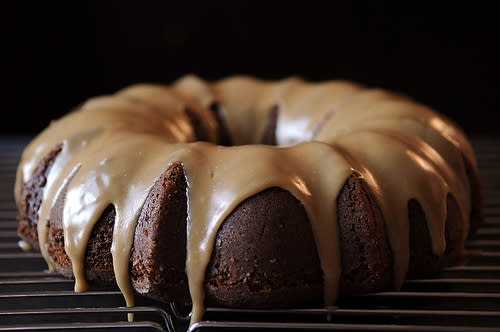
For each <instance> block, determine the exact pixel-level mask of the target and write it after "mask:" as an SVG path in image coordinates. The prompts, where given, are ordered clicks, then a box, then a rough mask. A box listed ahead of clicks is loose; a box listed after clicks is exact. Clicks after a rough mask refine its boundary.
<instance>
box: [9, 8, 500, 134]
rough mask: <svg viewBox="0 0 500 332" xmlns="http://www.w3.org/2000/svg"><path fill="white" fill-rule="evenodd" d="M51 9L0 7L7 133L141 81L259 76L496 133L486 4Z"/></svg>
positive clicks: (494, 53) (490, 16) (495, 81)
mask: <svg viewBox="0 0 500 332" xmlns="http://www.w3.org/2000/svg"><path fill="white" fill-rule="evenodd" d="M178 2H180V1H176V2H173V1H164V2H150V1H121V2H118V1H117V2H113V1H100V2H84V1H82V2H80V3H76V2H73V1H66V2H63V3H58V2H49V1H31V2H23V1H17V2H14V1H12V2H10V1H8V2H7V1H5V2H2V4H0V15H1V16H0V20H1V21H0V24H1V26H0V28H1V43H0V54H1V55H0V56H1V58H0V60H1V61H0V75H1V78H2V83H3V84H2V85H3V86H2V90H1V91H2V103H1V105H2V106H1V110H2V114H3V115H7V114H8V115H9V116H10V118H11V119H12V120H3V121H0V125H1V129H0V130H1V133H3V134H34V133H36V132H38V131H40V130H42V129H43V128H44V127H45V126H47V125H48V123H49V120H50V119H51V118H55V117H59V116H61V115H62V114H64V113H65V112H67V111H68V110H69V109H70V108H71V107H73V106H75V105H77V104H79V103H80V102H81V101H83V100H84V99H86V98H87V97H89V96H93V95H98V94H104V93H110V92H113V91H115V90H117V89H119V88H121V87H123V86H125V85H127V84H131V83H136V82H158V83H169V82H171V81H173V80H174V79H176V78H178V77H179V76H181V75H183V74H186V73H195V74H198V75H200V76H202V77H204V78H206V79H217V78H221V77H224V76H227V75H231V74H239V73H243V74H251V75H255V76H259V77H263V78H269V79H277V78H282V77H285V76H290V75H299V76H302V77H304V78H306V79H309V80H325V79H336V78H342V79H349V80H354V81H360V82H362V83H364V84H367V85H373V86H380V87H385V88H389V89H393V90H396V91H399V92H403V93H405V94H408V95H410V96H411V97H413V98H415V99H417V100H419V101H421V102H423V103H426V104H428V105H430V106H432V107H434V108H436V109H438V110H440V111H441V112H443V113H445V114H447V115H449V116H450V117H451V118H453V119H455V120H456V121H457V122H458V123H459V124H460V125H461V126H462V127H463V128H464V129H465V130H466V131H467V132H469V133H473V132H485V131H488V132H496V131H497V126H496V123H495V121H494V120H495V119H496V116H495V113H496V112H497V111H498V110H499V106H500V102H499V98H498V91H499V88H500V84H499V78H500V77H499V73H500V71H499V68H500V67H499V64H498V62H499V61H500V57H499V55H500V53H499V51H498V50H497V44H498V42H499V39H500V38H499V32H500V29H499V26H500V25H499V23H498V20H500V18H499V17H500V15H499V13H498V12H497V11H496V10H494V9H493V6H492V5H491V4H489V3H484V2H477V1H476V2H474V3H471V2H470V1H469V2H466V4H463V5H460V4H458V2H457V4H453V3H452V2H450V3H448V4H447V5H442V4H441V5H437V4H436V3H437V2H435V3H434V4H432V5H423V4H422V3H421V2H418V5H417V3H415V4H412V5H409V4H407V3H406V2H404V1H403V2H402V3H404V4H401V5H397V6H395V5H394V4H388V3H383V2H379V1H377V2H370V3H369V2H347V1H346V2H341V1H333V2H323V1H321V2H320V1H312V0H310V1H303V2H292V1H288V2H278V1H267V2H259V1H197V2H195V1H184V2H182V3H178Z"/></svg>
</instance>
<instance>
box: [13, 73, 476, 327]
mask: <svg viewBox="0 0 500 332" xmlns="http://www.w3.org/2000/svg"><path fill="white" fill-rule="evenodd" d="M213 105H218V106H219V109H220V110H221V112H222V116H223V118H224V120H225V124H226V125H227V128H228V130H229V133H230V136H231V141H232V143H233V146H230V147H223V146H220V145H217V144H215V143H216V139H217V121H216V119H215V118H214V115H213V113H212V112H211V111H210V108H211V107H213ZM186 110H189V112H190V113H191V115H192V114H194V115H195V116H196V117H197V118H198V119H201V121H200V124H201V125H202V126H203V128H202V129H203V132H204V133H205V134H206V136H207V137H206V138H207V140H208V141H209V142H200V141H197V136H196V133H195V132H194V129H193V126H192V125H191V123H190V116H189V114H188V113H187V112H186ZM272 110H274V111H273V112H275V113H276V114H277V116H278V117H277V122H276V124H275V126H276V143H277V146H269V145H263V144H260V143H261V139H262V137H264V134H265V130H266V127H267V126H268V122H269V114H270V112H271V111H272ZM61 142H62V151H61V152H60V154H59V156H58V158H57V159H56V160H55V162H54V164H53V166H52V168H51V170H50V173H49V175H48V177H47V184H46V187H45V189H44V193H43V194H44V199H43V204H42V205H41V207H40V210H39V220H40V221H42V222H39V223H38V235H39V241H40V248H41V251H42V254H43V256H44V257H45V258H46V259H47V261H48V263H49V264H50V259H48V255H47V222H45V221H46V220H47V218H48V217H49V216H50V210H51V208H52V206H53V204H54V201H55V200H56V198H57V196H58V192H59V190H60V189H59V188H62V187H66V188H67V197H66V201H65V205H64V209H63V230H64V235H65V250H66V252H67V254H68V256H69V257H70V259H71V262H72V265H73V271H74V275H75V280H76V281H75V290H76V291H78V292H81V291H85V290H86V289H87V284H86V281H85V277H84V275H85V274H84V267H83V258H84V254H85V249H86V243H87V241H88V239H89V236H90V233H91V230H92V227H93V225H94V224H95V223H96V221H97V220H98V219H99V217H100V216H101V214H102V212H103V211H104V210H105V209H106V207H107V206H108V205H110V204H112V205H114V207H115V209H116V219H115V226H114V230H113V244H112V255H113V266H114V272H115V276H116V280H117V284H118V286H119V287H120V289H121V290H122V292H123V294H124V297H125V299H126V302H127V304H128V305H133V303H134V299H133V291H132V289H131V285H130V281H129V276H128V266H129V259H130V252H131V248H132V244H133V238H134V231H135V225H136V221H137V218H138V215H139V214H140V212H141V209H142V206H143V204H144V201H145V199H146V197H147V195H148V192H149V190H150V189H151V187H152V185H153V184H154V182H155V180H156V179H157V178H158V177H159V176H160V175H161V174H162V173H163V172H164V171H165V170H166V169H167V168H168V167H169V165H172V164H173V163H176V162H180V163H182V165H183V168H184V170H185V176H186V180H187V184H188V189H187V197H188V230H187V234H188V235H187V237H188V238H187V262H186V270H187V271H186V272H187V275H188V281H189V290H190V293H191V298H192V302H193V312H192V322H195V321H198V320H200V319H201V317H202V315H203V312H204V307H203V301H204V288H203V283H204V277H205V269H206V266H207V264H208V261H209V260H210V256H211V251H212V247H213V242H214V239H215V236H216V233H217V229H218V227H219V225H220V224H221V223H222V221H223V220H224V219H225V217H226V216H227V215H228V214H229V213H230V212H231V211H232V210H233V209H234V208H235V207H236V206H237V205H238V204H239V203H240V202H242V201H243V200H245V199H246V198H248V197H250V196H252V195H254V194H257V193H259V192H260V191H263V190H265V189H267V188H270V187H281V188H283V189H285V190H288V191H289V192H290V193H292V194H293V195H294V196H295V197H296V198H297V199H298V200H300V201H301V202H302V204H303V205H304V207H305V210H306V212H307V214H308V217H309V219H310V221H311V223H312V228H313V233H314V236H315V239H316V244H317V248H318V252H319V257H320V261H321V266H322V269H323V273H324V284H325V289H324V302H325V305H332V304H334V302H335V299H336V297H337V293H338V289H337V288H338V282H339V277H340V272H341V264H340V254H339V244H338V237H339V236H338V226H337V222H336V219H337V213H336V206H337V204H336V200H337V196H338V194H339V192H340V190H341V188H342V186H343V185H344V183H345V182H346V180H347V179H348V177H349V176H350V175H351V174H352V172H354V171H355V172H357V173H359V174H361V176H362V178H363V180H364V181H365V182H366V184H367V185H368V187H369V190H370V191H371V193H372V194H373V196H374V197H375V199H376V201H377V203H378V205H379V206H380V209H381V212H382V215H383V217H384V219H385V221H386V232H387V235H388V239H389V243H390V246H391V249H392V252H393V255H394V280H395V282H394V288H396V289H398V288H399V287H400V286H401V284H402V283H403V281H404V279H405V275H406V272H407V269H408V262H409V225H408V212H407V206H408V202H409V201H410V200H412V199H415V200H417V201H418V202H419V203H420V205H421V206H422V208H423V210H424V213H425V216H426V220H427V222H428V225H427V226H428V229H429V232H430V236H431V240H432V250H433V252H434V254H435V255H438V256H440V255H442V254H443V253H444V251H445V249H446V242H445V220H446V214H447V211H446V201H447V197H448V195H451V196H453V197H454V198H455V199H456V201H457V202H458V203H459V204H458V206H459V209H460V211H459V213H458V215H459V216H460V219H461V222H463V225H464V229H465V230H467V229H468V227H469V226H468V225H469V219H470V215H471V202H470V201H471V200H470V197H471V192H470V191H471V189H470V184H469V180H468V177H467V174H466V169H465V166H464V158H465V159H466V160H467V161H468V164H469V165H472V168H473V169H476V168H477V166H476V164H475V156H474V153H473V150H472V148H471V146H470V145H469V143H468V141H467V139H466V137H465V135H464V134H463V133H462V132H461V131H460V130H459V129H458V128H457V127H456V126H455V125H454V124H453V123H452V122H451V121H450V120H448V119H446V118H444V117H443V116H442V115H439V114H438V113H436V112H434V111H432V110H430V109H429V108H427V107H425V106H423V105H420V104H417V103H415V102H413V101H411V100H410V99H409V98H406V97H404V96H401V95H396V94H394V93H390V92H387V91H384V90H381V89H368V88H365V87H363V86H360V85H357V84H354V83H350V82H345V81H331V82H324V83H309V82H305V81H303V80H301V79H299V78H294V77H292V78H288V79H284V80H281V81H277V82H267V81H261V80H257V79H254V78H251V77H244V76H235V77H230V78H227V79H224V80H221V81H218V82H214V83H208V82H205V81H203V80H201V79H199V78H197V77H195V76H191V75H189V76H185V77H183V78H181V79H180V80H178V81H176V82H174V83H173V84H172V85H170V86H158V85H148V84H141V85H134V86H131V87H128V88H125V89H123V90H121V91H119V92H117V93H116V94H114V95H110V96H103V97H97V98H93V99H90V100H88V101H87V102H86V103H84V104H83V106H82V107H81V108H79V109H78V110H77V111H74V112H71V113H69V114H68V115H66V116H64V117H62V118H61V119H59V120H56V121H53V122H52V123H51V124H50V126H49V127H48V128H47V129H46V130H45V131H43V132H42V133H41V134H39V136H38V137H36V138H35V139H34V140H33V141H32V142H31V143H30V144H29V146H28V147H27V148H26V149H25V151H24V153H23V157H22V162H21V164H20V166H19V168H18V173H17V179H16V188H15V193H16V199H17V200H19V197H20V191H21V186H22V185H23V183H24V182H25V181H27V180H28V179H30V176H31V175H32V174H33V171H34V168H35V167H36V165H38V163H39V162H40V161H41V160H42V158H43V157H44V156H45V155H46V154H47V153H49V151H51V149H53V148H54V147H55V146H57V145H58V144H60V143H61ZM466 234H467V231H466V232H464V239H462V242H463V241H464V240H465V236H466ZM460 247H461V248H463V243H462V245H461V246H460Z"/></svg>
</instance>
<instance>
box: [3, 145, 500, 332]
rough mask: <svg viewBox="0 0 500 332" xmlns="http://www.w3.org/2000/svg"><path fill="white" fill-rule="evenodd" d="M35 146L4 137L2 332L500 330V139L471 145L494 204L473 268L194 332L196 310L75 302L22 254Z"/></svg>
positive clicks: (211, 316)
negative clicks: (20, 197) (22, 192)
mask: <svg viewBox="0 0 500 332" xmlns="http://www.w3.org/2000/svg"><path fill="white" fill-rule="evenodd" d="M28 141H29V140H28V138H27V137H3V138H0V331H6V330H9V331H11V330H17V331H32V330H45V331H48V330H50V331H67V330H86V329H91V330H92V331H108V330H116V331H122V330H123V331H186V330H189V331H192V332H194V331H246V330H258V331H260V330H301V331H303V330H307V331H322V330H334V331H454V332H460V331H464V332H465V331H500V137H492V136H481V137H477V136H476V137H472V143H473V145H474V148H475V149H476V153H477V157H478V162H479V166H480V174H481V177H482V178H483V183H484V187H485V191H486V199H487V201H486V222H485V224H484V225H483V226H482V227H481V228H480V229H479V230H478V232H477V234H475V235H474V236H473V237H472V238H471V239H470V240H469V241H468V242H467V247H468V249H470V252H471V255H470V260H469V261H468V263H467V264H466V265H464V266H458V267H453V268H448V269H446V270H444V271H443V272H442V273H440V274H439V275H438V276H436V277H435V278H432V279H421V280H411V281H407V282H406V283H405V284H404V286H403V289H402V290H401V292H383V293H377V294H370V295H364V296H356V297H350V298H347V299H345V300H343V301H342V302H341V303H339V306H338V308H332V309H286V310H235V309H227V308H208V309H207V313H206V314H205V316H204V319H203V320H202V321H201V322H198V323H196V324H193V325H192V326H189V324H188V321H187V320H186V312H188V311H189V308H183V307H181V306H178V305H170V306H167V305H164V304H161V303H157V302H154V301H151V300H147V299H144V298H138V299H137V302H138V303H137V306H136V307H134V308H125V307H124V300H123V297H122V295H121V293H120V292H119V291H118V290H117V289H113V288H108V289H90V290H89V291H88V292H86V293H74V292H73V282H72V281H71V280H68V279H65V278H63V277H61V276H60V275H58V274H54V273H48V272H47V271H45V269H46V264H45V262H44V261H43V259H42V257H41V255H40V254H38V253H30V252H23V251H22V250H20V249H19V247H18V244H17V242H18V240H19V239H18V237H17V234H16V228H17V222H16V214H17V212H16V208H15V203H14V200H13V186H14V179H15V171H16V167H17V163H18V161H19V158H20V154H21V151H22V149H23V148H24V146H25V145H26V144H27V142H28ZM129 313H133V314H134V321H133V322H129V321H128V319H127V314H129Z"/></svg>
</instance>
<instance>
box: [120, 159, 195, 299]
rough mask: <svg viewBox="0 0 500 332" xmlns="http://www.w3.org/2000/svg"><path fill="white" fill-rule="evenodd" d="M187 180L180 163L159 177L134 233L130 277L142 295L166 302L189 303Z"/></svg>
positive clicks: (136, 289) (133, 285) (134, 286)
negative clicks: (186, 270)
mask: <svg viewBox="0 0 500 332" xmlns="http://www.w3.org/2000/svg"><path fill="white" fill-rule="evenodd" d="M186 187H187V184H186V179H185V177H184V170H183V167H182V165H181V164H180V163H174V164H173V165H171V166H170V167H169V168H168V169H167V170H166V171H165V173H164V174H162V175H161V176H160V178H159V179H158V181H157V182H156V183H155V185H154V186H153V188H152V189H151V192H150V194H149V196H148V198H147V199H146V202H145V204H144V207H143V209H142V211H141V215H140V217H139V219H138V222H137V227H136V230H135V237H134V245H133V249H132V253H131V267H130V278H131V282H132V287H133V288H134V289H135V291H136V292H137V293H139V294H142V295H144V296H148V297H151V298H154V299H157V300H160V301H163V302H171V301H176V302H189V301H190V296H189V290H188V282H187V276H186V273H185V267H186V220H187V196H186Z"/></svg>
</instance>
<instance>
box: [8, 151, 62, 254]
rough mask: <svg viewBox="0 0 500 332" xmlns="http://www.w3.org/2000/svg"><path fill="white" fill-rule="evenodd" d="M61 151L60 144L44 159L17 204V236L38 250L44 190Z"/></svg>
mask: <svg viewBox="0 0 500 332" xmlns="http://www.w3.org/2000/svg"><path fill="white" fill-rule="evenodd" d="M61 150H62V144H59V145H57V146H56V147H55V148H54V149H53V150H52V151H50V152H49V154H47V155H46V156H45V157H44V158H43V159H42V161H41V162H40V163H39V164H38V166H37V167H36V169H35V171H34V172H33V176H32V177H31V178H30V179H29V180H28V181H26V182H25V183H24V185H23V186H22V189H21V198H20V200H19V202H18V204H17V208H18V210H19V214H18V216H17V220H18V221H19V226H18V229H17V234H18V235H19V237H20V238H21V239H23V240H24V241H26V242H28V243H29V244H30V245H31V246H32V247H33V248H34V249H36V250H39V249H40V247H39V244H38V232H37V224H38V210H40V206H41V204H42V199H43V188H44V187H45V185H46V183H47V176H48V175H49V171H50V169H51V167H52V165H53V164H54V161H55V159H56V157H57V155H58V154H59V153H60V152H61Z"/></svg>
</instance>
